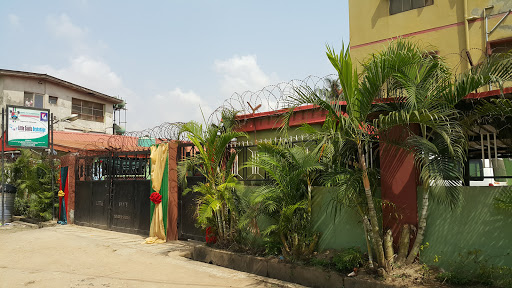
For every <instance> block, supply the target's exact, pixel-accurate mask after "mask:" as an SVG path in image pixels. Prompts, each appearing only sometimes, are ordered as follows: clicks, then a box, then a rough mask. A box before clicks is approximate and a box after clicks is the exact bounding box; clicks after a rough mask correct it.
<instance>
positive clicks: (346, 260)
mask: <svg viewBox="0 0 512 288" xmlns="http://www.w3.org/2000/svg"><path fill="white" fill-rule="evenodd" d="M331 255H332V254H331ZM319 256H320V257H313V258H311V259H310V260H309V264H310V265H313V266H319V267H323V268H327V269H333V270H337V271H339V272H342V273H349V272H352V271H353V270H354V268H359V267H361V266H362V265H363V263H364V257H363V254H362V253H361V250H360V249H359V248H358V247H350V248H346V249H341V250H340V251H337V252H336V253H335V254H334V255H333V256H332V257H327V258H325V257H322V255H319Z"/></svg>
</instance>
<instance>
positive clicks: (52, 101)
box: [48, 96, 59, 105]
mask: <svg viewBox="0 0 512 288" xmlns="http://www.w3.org/2000/svg"><path fill="white" fill-rule="evenodd" d="M57 99H59V98H57V97H54V96H48V103H50V104H51V105H57Z"/></svg>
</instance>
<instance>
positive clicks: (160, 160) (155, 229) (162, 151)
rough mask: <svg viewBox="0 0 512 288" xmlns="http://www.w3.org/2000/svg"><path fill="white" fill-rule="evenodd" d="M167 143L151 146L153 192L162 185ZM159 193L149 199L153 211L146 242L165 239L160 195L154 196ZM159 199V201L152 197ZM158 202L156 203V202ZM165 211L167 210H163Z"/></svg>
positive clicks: (157, 191) (156, 191)
mask: <svg viewBox="0 0 512 288" xmlns="http://www.w3.org/2000/svg"><path fill="white" fill-rule="evenodd" d="M168 150H169V145H168V144H167V143H164V144H160V145H158V146H156V145H153V146H151V182H152V187H153V190H155V192H153V194H154V193H158V194H159V193H160V188H161V187H162V178H163V175H164V170H165V163H166V160H167V155H168ZM155 196H159V195H152V196H151V197H150V199H151V200H152V201H153V203H155V209H154V211H153V219H151V226H150V228H149V238H147V239H146V242H145V243H147V244H153V243H164V242H165V241H166V235H165V229H164V218H163V215H164V214H163V211H162V202H161V198H162V197H155ZM158 198H159V199H160V202H158V201H154V199H158ZM157 202H158V203H157ZM165 213H167V211H165Z"/></svg>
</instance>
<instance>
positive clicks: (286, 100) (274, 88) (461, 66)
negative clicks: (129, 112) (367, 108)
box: [86, 47, 500, 151]
mask: <svg viewBox="0 0 512 288" xmlns="http://www.w3.org/2000/svg"><path fill="white" fill-rule="evenodd" d="M499 48H500V47H494V49H499ZM469 51H470V53H469V54H470V55H471V57H472V61H473V65H477V64H478V63H479V62H481V61H483V60H484V59H485V58H486V57H487V51H485V50H483V49H480V48H472V49H470V50H469ZM440 56H442V57H443V58H445V59H446V60H447V61H449V62H453V63H455V65H453V67H452V72H453V74H454V75H457V74H459V73H461V72H462V71H464V70H465V69H466V68H465V67H466V66H467V64H468V63H469V58H468V56H467V53H466V50H465V49H463V50H461V51H460V52H459V53H449V54H445V55H440ZM452 57H455V58H456V59H457V60H456V61H453V60H452V59H453V58H452ZM336 79H337V75H336V74H328V75H326V76H323V77H318V76H315V75H309V76H307V77H306V78H304V79H294V80H291V81H288V82H281V83H278V84H272V85H268V86H265V87H264V88H262V89H260V90H257V91H245V92H242V93H238V92H235V93H233V94H232V95H231V96H230V97H229V98H228V99H226V100H224V102H223V103H222V105H221V106H219V107H218V108H217V109H215V110H214V111H213V112H212V114H211V115H210V116H209V117H208V118H207V120H206V121H207V123H205V124H207V125H209V124H218V123H220V121H221V115H222V111H224V110H231V111H237V112H238V114H239V115H243V114H252V113H261V112H268V111H274V110H279V109H284V108H288V107H290V98H291V97H294V96H295V95H296V93H297V92H296V91H297V90H298V89H301V88H302V87H309V88H310V89H311V90H310V91H320V90H326V89H331V88H332V87H330V86H329V83H330V82H332V81H336ZM182 124H183V122H175V123H170V122H165V123H162V124H160V125H158V126H155V127H153V128H148V129H144V130H140V131H129V132H126V133H125V134H124V135H103V136H101V137H98V139H97V140H96V141H95V142H94V143H92V144H91V145H88V147H87V148H86V150H87V149H90V150H119V151H141V150H144V149H146V150H148V149H149V148H148V147H140V146H138V139H141V138H142V139H144V138H145V139H150V140H151V141H153V140H154V141H155V142H156V143H161V142H167V141H171V140H179V141H187V140H188V139H187V138H186V135H185V134H181V133H180V130H181V125H182Z"/></svg>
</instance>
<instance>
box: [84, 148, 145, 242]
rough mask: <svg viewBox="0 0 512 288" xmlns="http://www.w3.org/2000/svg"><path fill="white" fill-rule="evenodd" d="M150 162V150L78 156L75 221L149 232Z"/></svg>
mask: <svg viewBox="0 0 512 288" xmlns="http://www.w3.org/2000/svg"><path fill="white" fill-rule="evenodd" d="M149 163H150V154H149V151H140V152H122V153H115V152H110V153H107V154H102V155H94V156H82V157H78V158H77V163H76V164H77V165H76V169H77V171H76V173H75V175H76V179H75V223H76V224H78V225H83V226H91V227H96V228H101V229H108V230H114V231H119V232H126V233H133V234H146V235H147V234H149V227H150V203H149V202H150V200H149V195H150V193H151V192H150V190H151V189H150V187H151V186H150V185H151V184H150V175H151V173H150V170H149Z"/></svg>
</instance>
